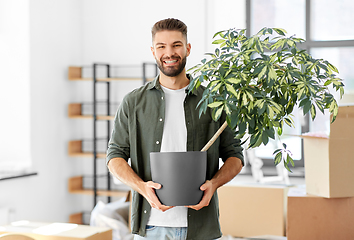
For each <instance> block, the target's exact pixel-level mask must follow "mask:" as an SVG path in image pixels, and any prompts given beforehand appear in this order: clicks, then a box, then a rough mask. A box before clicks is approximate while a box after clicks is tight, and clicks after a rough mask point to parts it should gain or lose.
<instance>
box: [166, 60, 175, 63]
mask: <svg viewBox="0 0 354 240" xmlns="http://www.w3.org/2000/svg"><path fill="white" fill-rule="evenodd" d="M174 62H177V60H172V61H165V63H174Z"/></svg>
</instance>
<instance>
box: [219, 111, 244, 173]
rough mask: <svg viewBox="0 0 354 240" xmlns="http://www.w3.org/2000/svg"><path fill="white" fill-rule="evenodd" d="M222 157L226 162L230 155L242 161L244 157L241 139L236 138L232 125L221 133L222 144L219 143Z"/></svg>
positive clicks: (224, 117) (224, 118)
mask: <svg viewBox="0 0 354 240" xmlns="http://www.w3.org/2000/svg"><path fill="white" fill-rule="evenodd" d="M222 119H223V121H221V122H224V121H225V120H226V116H225V115H224V116H223V118H222ZM219 152H220V157H221V158H222V160H223V161H224V162H225V161H226V159H228V158H229V157H237V158H239V159H240V160H241V161H242V165H243V166H244V165H245V164H244V159H243V147H241V140H240V139H236V138H235V131H234V130H232V129H231V128H230V127H226V128H225V130H224V131H223V133H222V134H221V135H220V145H219Z"/></svg>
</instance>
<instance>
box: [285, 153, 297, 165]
mask: <svg viewBox="0 0 354 240" xmlns="http://www.w3.org/2000/svg"><path fill="white" fill-rule="evenodd" d="M289 162H290V163H291V166H293V167H294V166H295V163H294V160H293V158H292V157H291V156H290V154H288V156H287V157H286V163H287V164H289Z"/></svg>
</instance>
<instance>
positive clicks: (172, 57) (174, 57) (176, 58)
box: [161, 56, 181, 61]
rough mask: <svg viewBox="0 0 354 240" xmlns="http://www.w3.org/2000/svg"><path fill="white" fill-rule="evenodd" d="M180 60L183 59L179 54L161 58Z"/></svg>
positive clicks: (163, 59)
mask: <svg viewBox="0 0 354 240" xmlns="http://www.w3.org/2000/svg"><path fill="white" fill-rule="evenodd" d="M171 59H172V60H179V59H181V58H180V57H179V56H171V57H163V58H161V61H165V60H171Z"/></svg>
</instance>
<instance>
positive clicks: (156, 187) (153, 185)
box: [146, 181, 161, 189]
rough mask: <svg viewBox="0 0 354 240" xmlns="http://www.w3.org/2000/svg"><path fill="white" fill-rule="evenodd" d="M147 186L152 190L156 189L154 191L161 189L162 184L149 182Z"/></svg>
mask: <svg viewBox="0 0 354 240" xmlns="http://www.w3.org/2000/svg"><path fill="white" fill-rule="evenodd" d="M146 185H147V186H148V187H150V188H154V189H160V188H161V184H159V183H155V182H153V181H148V182H146Z"/></svg>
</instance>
